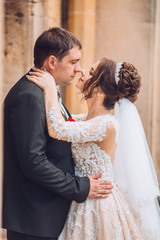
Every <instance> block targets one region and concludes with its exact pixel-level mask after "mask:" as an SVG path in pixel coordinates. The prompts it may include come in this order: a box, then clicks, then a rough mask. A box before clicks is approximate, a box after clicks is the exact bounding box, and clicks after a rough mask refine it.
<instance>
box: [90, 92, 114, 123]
mask: <svg viewBox="0 0 160 240" xmlns="http://www.w3.org/2000/svg"><path fill="white" fill-rule="evenodd" d="M103 100H104V97H102V96H96V97H93V98H89V99H87V106H88V116H87V119H91V118H94V117H96V116H100V115H104V114H110V113H111V111H110V110H107V109H106V108H105V107H104V106H103Z"/></svg>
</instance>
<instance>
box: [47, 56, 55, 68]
mask: <svg viewBox="0 0 160 240" xmlns="http://www.w3.org/2000/svg"><path fill="white" fill-rule="evenodd" d="M56 62H57V58H56V57H55V56H53V55H51V56H49V58H48V60H47V65H48V67H49V68H50V69H51V70H53V69H54V67H55V64H56Z"/></svg>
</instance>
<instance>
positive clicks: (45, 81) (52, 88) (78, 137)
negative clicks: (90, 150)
mask: <svg viewBox="0 0 160 240" xmlns="http://www.w3.org/2000/svg"><path fill="white" fill-rule="evenodd" d="M27 78H28V79H29V80H30V81H32V82H34V83H35V84H37V85H38V86H39V87H40V88H42V89H43V91H44V97H45V107H46V118H47V124H48V132H49V135H50V136H51V137H53V138H57V139H59V140H63V141H68V142H89V141H102V140H103V137H105V136H106V134H105V133H106V129H107V128H108V127H107V124H106V120H105V119H104V118H98V119H97V118H96V119H91V120H88V121H78V122H69V121H67V122H66V121H65V120H64V118H63V116H62V114H61V111H60V107H59V103H58V97H57V88H56V84H55V81H54V78H53V77H52V76H51V74H50V73H48V72H45V71H42V70H36V72H30V76H27Z"/></svg>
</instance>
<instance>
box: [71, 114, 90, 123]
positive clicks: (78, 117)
mask: <svg viewBox="0 0 160 240" xmlns="http://www.w3.org/2000/svg"><path fill="white" fill-rule="evenodd" d="M86 117H87V113H86V114H83V113H82V114H72V118H73V119H74V120H75V121H84V120H86Z"/></svg>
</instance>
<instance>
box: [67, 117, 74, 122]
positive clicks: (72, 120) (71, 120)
mask: <svg viewBox="0 0 160 240" xmlns="http://www.w3.org/2000/svg"><path fill="white" fill-rule="evenodd" d="M67 121H69V122H75V120H74V119H73V118H71V117H69V118H68V119H67Z"/></svg>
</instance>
